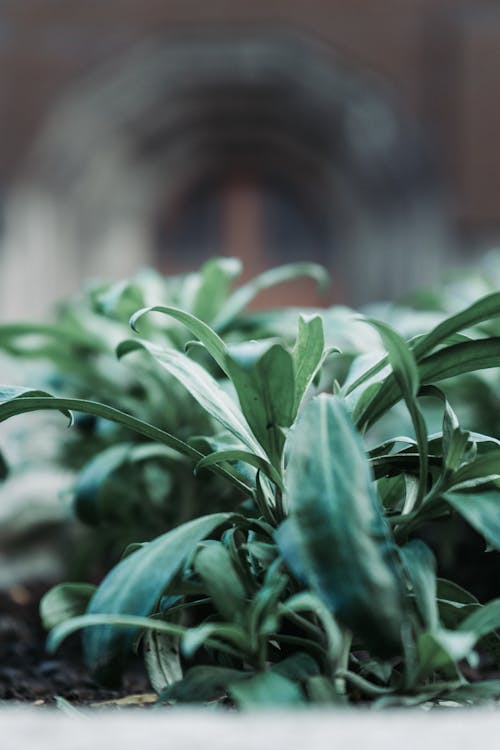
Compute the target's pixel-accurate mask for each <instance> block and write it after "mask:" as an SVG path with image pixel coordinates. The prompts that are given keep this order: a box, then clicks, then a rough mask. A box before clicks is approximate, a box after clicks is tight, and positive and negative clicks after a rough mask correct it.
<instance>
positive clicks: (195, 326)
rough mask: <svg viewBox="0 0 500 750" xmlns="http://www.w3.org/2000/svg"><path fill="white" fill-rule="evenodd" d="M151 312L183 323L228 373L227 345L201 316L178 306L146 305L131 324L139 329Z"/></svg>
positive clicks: (135, 315) (132, 318)
mask: <svg viewBox="0 0 500 750" xmlns="http://www.w3.org/2000/svg"><path fill="white" fill-rule="evenodd" d="M149 313H162V314H163V315H168V316H170V317H171V318H174V319H175V320H178V321H179V322H180V323H183V324H184V325H185V326H186V328H188V329H189V330H190V331H191V333H192V334H193V335H194V336H196V337H197V338H198V339H199V340H200V341H201V343H202V344H203V345H204V346H205V348H206V350H207V351H208V352H209V354H210V355H211V356H212V357H213V359H214V360H215V361H216V362H217V364H218V365H219V367H220V368H221V370H222V371H223V372H225V373H226V375H227V371H226V345H225V343H224V342H223V340H222V339H221V338H220V336H218V334H217V333H215V331H214V330H212V328H210V326H208V325H207V324H206V323H204V322H203V321H202V320H200V319H199V318H196V317H195V316H194V315H191V314H190V313H188V312H185V311H184V310H179V309H178V308H177V307H167V306H165V305H155V306H154V307H144V308H142V310H138V311H137V312H136V313H134V315H132V317H131V318H130V325H131V326H132V328H133V329H134V331H137V323H138V322H139V320H140V319H141V318H142V317H143V316H144V315H147V314H149Z"/></svg>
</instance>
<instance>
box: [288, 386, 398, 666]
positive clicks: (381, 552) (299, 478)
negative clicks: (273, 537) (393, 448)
mask: <svg viewBox="0 0 500 750" xmlns="http://www.w3.org/2000/svg"><path fill="white" fill-rule="evenodd" d="M287 456H288V463H287V467H286V473H285V485H286V488H287V499H288V504H289V509H290V515H289V519H288V520H287V521H285V523H284V524H282V525H281V526H280V528H279V530H278V533H277V540H278V545H279V547H280V549H281V552H282V554H283V556H284V558H285V560H286V561H287V563H288V564H289V565H290V567H291V568H292V571H294V572H296V573H297V572H298V573H299V577H300V578H302V579H303V580H305V581H306V582H307V583H308V584H309V585H310V586H311V587H312V588H313V589H314V590H315V591H316V592H317V593H318V595H319V596H320V597H321V599H322V600H323V601H324V602H325V603H326V604H327V606H329V607H330V608H331V610H332V611H333V612H334V613H335V615H336V617H337V618H338V619H339V621H340V622H342V623H343V624H344V625H346V626H347V627H349V628H350V629H351V630H352V631H353V632H354V633H355V634H356V635H358V636H361V637H362V638H363V639H364V640H365V641H366V643H367V645H368V646H369V647H370V648H372V649H373V650H374V652H375V653H379V654H381V655H384V654H387V653H388V652H389V653H391V652H395V651H398V650H399V649H400V648H401V627H402V624H403V622H404V620H405V618H406V608H405V603H404V599H403V582H402V576H401V571H400V569H399V568H398V567H397V564H396V562H395V559H394V551H393V542H392V540H391V537H390V533H389V530H388V527H387V525H386V522H385V519H384V516H383V513H382V509H381V506H380V503H379V500H378V498H377V496H376V494H375V488H374V483H373V480H372V477H371V475H370V470H369V465H368V462H367V458H366V455H365V452H364V449H363V445H362V443H361V440H360V437H359V435H358V434H357V433H356V431H355V429H354V427H353V425H352V422H351V420H350V417H349V415H348V413H347V410H346V408H345V406H344V404H343V402H342V401H341V400H340V399H339V398H338V397H335V396H333V397H332V396H326V395H322V396H320V397H319V398H316V399H314V400H313V401H311V402H309V403H308V404H307V405H306V407H305V408H304V411H303V412H302V415H301V417H300V418H299V420H298V421H297V423H296V425H295V427H294V430H293V432H292V433H291V434H290V437H289V445H288V451H287Z"/></svg>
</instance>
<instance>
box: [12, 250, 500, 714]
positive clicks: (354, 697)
mask: <svg viewBox="0 0 500 750" xmlns="http://www.w3.org/2000/svg"><path fill="white" fill-rule="evenodd" d="M309 270H311V269H309ZM289 273H290V269H288V270H287V271H286V273H285V274H284V273H283V272H282V273H281V276H280V273H278V274H277V276H276V275H273V274H271V278H273V279H275V278H276V277H277V278H283V277H284V276H286V275H289ZM208 279H209V281H208V287H205V292H204V294H203V295H202V297H201V298H200V297H199V296H197V297H196V299H197V300H198V308H199V314H194V313H193V312H192V311H189V310H186V309H182V308H179V307H177V306H175V305H172V304H163V303H162V301H161V300H160V301H159V302H158V303H155V304H153V305H148V306H146V307H141V308H140V309H139V310H137V311H135V312H134V313H133V315H132V317H131V320H130V325H131V328H132V329H133V332H132V333H131V334H130V335H129V337H128V338H126V339H124V340H122V341H120V342H118V346H117V349H116V353H117V355H118V358H119V359H120V360H123V361H124V362H130V366H131V367H132V368H137V372H138V373H140V376H141V377H140V385H141V389H140V390H139V391H138V390H137V384H135V385H134V386H133V388H132V391H131V393H132V394H135V395H136V397H137V398H136V400H134V399H132V400H130V399H125V403H124V404H117V403H116V402H117V397H116V393H115V391H116V390H117V389H116V388H111V389H110V394H109V395H110V396H111V400H112V401H113V402H114V404H110V403H108V401H107V399H106V400H103V399H102V396H101V398H100V400H95V399H89V398H88V397H86V398H83V397H81V395H79V396H77V397H75V396H68V395H66V394H60V393H54V394H52V393H50V392H48V391H47V390H40V389H34V388H24V387H23V388H20V387H17V386H10V387H5V388H3V389H2V392H1V399H0V420H5V419H9V418H11V417H13V416H16V415H18V414H23V413H27V412H31V411H37V410H52V411H59V412H62V413H63V414H64V415H65V416H66V417H69V419H70V422H73V421H74V416H73V415H74V413H77V414H85V415H87V417H90V418H91V420H93V422H92V425H93V426H94V427H95V424H96V423H97V424H100V425H102V424H108V423H112V424H115V425H118V427H119V430H120V431H119V432H117V433H111V434H112V436H113V438H114V440H112V441H111V443H110V444H108V445H104V446H103V447H102V450H101V452H98V453H97V454H96V455H95V456H94V457H93V458H91V460H90V463H88V464H86V465H85V466H84V468H83V472H82V474H81V475H80V478H79V479H78V480H77V483H76V488H75V507H76V509H77V512H78V514H79V515H80V517H81V518H82V519H83V520H85V521H86V522H87V523H88V524H90V525H91V526H93V527H94V530H95V538H96V540H97V541H98V540H99V538H100V536H101V534H102V531H103V529H104V530H107V531H108V534H107V536H106V538H108V539H109V538H113V539H114V543H115V544H116V543H117V542H118V540H119V539H120V538H121V537H120V534H121V532H123V529H124V520H126V521H127V528H126V530H127V534H126V535H124V536H123V537H122V549H123V554H122V557H121V559H120V560H119V561H117V562H116V563H114V562H111V563H110V568H111V569H110V570H109V572H108V573H107V575H105V577H104V578H103V580H102V581H101V582H100V583H99V585H98V586H93V585H89V584H87V583H71V582H70V583H66V584H61V585H58V586H56V587H55V588H53V589H52V590H51V591H49V592H48V594H47V595H45V596H44V597H43V599H42V602H41V616H42V620H43V622H44V625H45V626H46V627H47V629H49V630H50V635H49V641H48V643H49V649H50V650H51V651H52V652H53V651H55V650H56V649H57V648H58V647H59V646H60V644H61V643H63V642H64V640H65V639H66V638H67V637H68V636H69V635H71V634H73V633H74V632H75V631H78V630H82V631H83V650H84V657H85V663H86V665H87V667H88V669H89V672H90V674H92V675H93V676H95V678H96V679H98V680H99V681H100V682H101V683H102V684H104V685H108V686H114V685H116V684H118V682H119V680H120V678H122V677H123V673H124V669H125V666H126V664H127V661H128V659H129V658H130V654H131V653H132V652H136V653H137V652H138V653H140V654H142V656H143V658H144V663H145V669H146V671H147V673H148V676H149V679H150V681H151V684H152V686H153V688H154V690H155V692H156V693H157V694H158V702H159V703H160V704H165V705H174V704H182V703H210V704H212V705H213V704H215V705H219V706H221V707H226V706H239V707H242V708H247V707H256V706H265V707H269V706H275V707H278V706H280V707H284V706H288V707H291V706H298V705H303V704H309V705H323V706H325V705H327V706H334V707H339V706H340V707H341V706H347V705H370V706H373V707H375V708H381V707H391V706H416V705H423V706H425V707H431V706H440V705H443V704H446V705H472V704H478V703H483V702H490V703H491V702H495V701H496V700H497V699H498V697H499V696H500V680H498V679H495V678H496V675H497V673H498V670H499V669H500V633H499V631H500V599H498V598H492V599H491V600H489V601H488V600H486V601H483V602H481V601H480V600H479V599H478V597H477V596H476V595H475V593H476V592H477V594H478V595H479V596H484V595H485V596H486V599H490V597H491V596H493V597H494V596H496V595H497V592H496V591H495V589H494V588H493V587H492V588H490V589H487V588H481V587H480V585H479V584H478V585H477V587H476V586H475V585H474V586H473V591H472V592H471V591H467V590H466V589H465V588H463V587H462V586H461V585H460V584H459V583H458V581H462V583H465V582H466V580H467V577H466V576H463V575H462V576H461V575H456V576H455V575H454V571H458V569H459V566H460V564H461V562H462V561H461V560H460V559H457V551H459V550H460V542H461V535H462V534H463V533H465V534H467V530H468V529H472V530H473V531H472V534H473V537H474V538H475V539H477V538H478V536H479V537H480V538H481V539H482V540H483V544H484V545H487V547H488V548H489V549H490V550H496V551H497V552H498V550H500V520H499V519H500V441H499V439H498V438H496V437H495V436H493V435H488V434H482V433H481V432H478V431H477V430H476V429H471V428H470V427H469V426H468V425H466V424H463V423H461V422H460V420H459V419H458V417H457V414H456V412H455V410H454V408H453V404H452V403H451V401H450V398H449V396H448V388H447V386H448V383H449V382H452V383H453V382H454V381H455V379H456V378H458V377H460V376H463V375H469V374H470V373H475V372H477V371H480V370H485V369H491V368H498V367H499V366H500V338H499V337H497V336H496V335H491V331H490V329H489V325H490V324H491V321H492V320H494V319H496V318H497V317H499V316H500V293H498V292H494V293H492V294H490V295H488V296H486V297H484V298H482V299H480V300H478V301H477V302H473V303H472V304H471V305H469V306H468V307H465V308H464V309H463V310H460V311H459V312H456V313H454V314H452V315H449V316H448V317H446V316H443V317H442V318H441V319H440V320H439V321H438V322H437V323H435V324H434V325H433V326H431V327H430V329H429V330H428V331H426V332H424V333H420V334H418V335H416V336H414V337H410V338H408V339H406V338H405V337H403V336H402V335H401V334H400V333H399V332H398V331H397V330H395V329H394V328H393V327H391V326H390V325H388V324H387V323H385V322H383V321H380V320H375V319H373V318H368V317H363V316H360V315H355V314H352V315H351V317H350V318H349V317H348V318H346V317H345V316H344V319H343V323H342V324H341V323H340V318H339V316H338V314H337V313H336V312H335V311H333V313H332V311H309V312H307V313H303V314H300V315H299V314H298V313H297V312H295V315H294V319H293V325H292V327H291V328H292V334H290V326H289V325H288V326H285V330H286V334H283V332H282V330H283V318H282V317H281V316H284V315H285V314H286V313H279V312H277V313H276V314H275V317H274V318H272V317H271V323H272V325H269V321H270V319H269V318H268V320H267V325H268V328H267V335H264V334H263V328H262V325H261V326H260V329H259V330H260V336H258V337H257V336H256V337H251V338H248V336H247V337H245V335H244V331H245V326H246V325H247V326H248V325H249V321H248V320H247V321H246V324H245V322H244V321H242V320H240V319H238V324H237V330H236V328H235V327H234V325H233V327H232V329H231V328H228V321H229V320H232V321H233V323H234V311H235V310H238V311H239V310H241V307H242V300H243V301H245V300H247V299H248V295H249V290H248V287H242V288H241V289H240V290H237V291H236V292H234V293H232V294H231V293H229V292H228V289H227V286H228V284H227V266H226V265H225V264H220V263H219V264H218V263H217V262H216V261H214V262H213V264H212V266H211V267H210V274H209V275H208ZM201 281H202V282H203V283H206V282H207V277H206V276H205V275H203V274H202V279H201ZM222 282H224V283H222ZM221 285H222V288H223V290H224V295H223V296H222V298H223V307H222V311H223V313H224V314H222V313H221V311H220V310H214V306H213V304H208V303H209V302H210V301H212V302H213V300H212V295H213V293H214V289H215V290H219V291H220V289H221ZM258 288H259V282H257V283H255V282H254V284H253V287H252V289H253V291H255V289H258ZM245 289H246V291H245ZM242 290H243V292H242ZM200 311H201V312H200ZM224 311H225V312H224ZM151 318H154V320H155V324H154V325H152V324H151V323H150V322H149V321H150V320H151ZM160 320H165V321H167V322H166V326H165V330H164V331H162V327H161V323H160V322H157V321H160ZM172 321H174V328H173V331H174V334H172V329H171V326H172ZM261 323H262V321H261ZM342 325H343V328H342ZM254 326H255V324H254ZM250 328H252V326H250ZM355 328H356V329H357V330H359V329H362V330H369V331H370V332H371V334H372V336H374V337H375V341H376V344H375V345H372V346H371V348H370V347H369V348H368V351H365V352H364V353H360V352H359V351H353V350H352V349H349V348H348V347H346V346H345V342H346V341H349V335H347V336H346V329H347V332H348V331H349V329H351V331H352V330H353V329H355ZM280 329H281V332H280ZM252 330H255V327H254V328H253V329H252ZM186 331H187V333H186ZM25 333H26V329H25V330H24V331H19V330H17V332H16V331H14V336H17V335H20V336H22V335H24V334H25ZM10 334H11V335H12V329H11V330H10ZM6 335H7V336H8V335H9V331H7V334H6ZM350 338H351V340H352V338H353V337H352V335H351V337H350ZM354 338H355V337H354ZM341 343H342V345H341ZM108 353H109V352H107V354H106V356H107V355H108ZM82 356H83V361H84V363H85V361H86V360H85V355H82V354H81V352H80V353H79V354H75V355H74V357H75V363H76V367H77V366H78V363H79V361H80V359H81V358H82ZM172 382H174V383H175V388H172ZM106 387H107V388H108V387H109V384H108V385H107V386H106ZM179 388H181V389H183V390H184V391H185V393H186V394H188V396H189V398H188V400H187V401H186V402H184V400H182V402H181V403H182V404H183V405H184V404H186V405H187V404H190V406H189V407H188V408H187V410H186V412H185V413H186V414H190V413H192V414H193V415H194V416H193V420H192V422H190V421H189V420H188V421H187V422H184V423H183V424H182V433H181V431H180V429H179V431H177V434H176V433H175V432H173V431H171V430H170V429H169V427H168V424H167V423H166V420H165V413H167V412H169V411H170V409H169V407H170V405H171V403H172V402H174V403H176V399H177V397H178V393H179ZM138 394H140V395H139V396H138ZM151 394H154V398H153V397H152V396H151ZM104 395H106V394H104ZM129 395H130V394H129ZM144 403H147V404H148V409H147V410H146V411H144V409H143V406H144ZM193 404H195V405H196V406H195V408H194V409H193V408H192V407H193ZM429 404H432V405H433V407H432V414H433V418H434V417H435V414H436V411H437V412H438V413H439V418H440V421H439V428H438V430H437V431H436V430H435V429H434V430H432V431H431V430H429V426H428V421H429V419H430V416H429V415H430V414H431V412H430V411H429ZM136 410H139V412H137V411H136ZM401 415H403V417H402V416H401ZM175 424H176V425H177V426H179V423H178V422H176V423H175ZM174 426H175V425H174ZM200 427H201V428H202V430H203V431H202V432H201V433H200V432H199V429H200ZM123 433H125V434H126V435H127V438H126V440H125V438H124V434H123ZM130 435H135V436H136V437H135V442H132V441H131V439H130ZM173 456H174V457H179V458H178V460H179V462H180V463H179V464H178V465H177V464H175V466H176V476H178V475H177V469H179V467H180V468H181V470H182V471H185V469H186V466H187V467H188V469H189V472H192V473H193V474H194V475H195V477H197V479H196V482H193V483H192V484H190V491H191V492H193V493H194V494H193V496H192V497H191V498H190V502H189V503H188V506H187V512H186V509H185V508H184V507H183V501H184V500H185V497H186V495H185V493H183V492H182V483H181V484H180V485H177V489H175V488H176V485H175V483H174V484H173V485H172V484H170V485H168V483H167V484H165V483H164V484H163V487H164V490H165V491H164V493H163V495H162V494H161V493H160V495H158V493H157V489H158V487H157V485H156V484H155V482H156V480H157V479H158V476H159V474H158V470H159V471H160V476H164V475H163V473H162V472H164V471H165V467H169V466H170V465H171V462H172V460H173V458H172V457H173ZM151 460H153V461H154V462H159V465H157V466H156V470H155V472H154V477H156V480H155V482H153V484H151V481H150V479H151V477H149V479H148V480H147V477H146V475H145V474H144V466H145V465H149V462H150V461H151ZM175 460H176V459H175V458H174V461H175ZM148 476H149V475H148ZM119 477H122V481H121V482H120V481H119V479H118V481H117V478H119ZM123 477H124V479H123ZM110 480H111V481H110ZM139 480H140V481H139ZM146 480H147V481H146ZM160 484H161V483H160ZM110 487H111V488H112V491H111V492H110ZM167 488H168V490H169V491H168V492H167ZM172 488H174V489H173V491H172ZM197 488H199V491H198V490H197ZM223 488H226V491H224V489H223ZM167 498H168V502H167ZM193 501H194V502H193ZM183 512H184V514H185V515H184V517H183ZM156 514H158V515H156ZM156 518H158V519H159V523H158V528H157V531H156V533H155V532H154V529H155V519H156ZM134 519H135V524H134ZM145 521H146V522H147V523H146V524H145ZM147 526H149V533H145V530H146V527H147ZM165 526H166V527H167V528H166V529H165ZM109 531H111V537H110V536H109ZM113 532H114V533H113ZM127 537H128V538H127ZM125 541H128V542H129V544H128V546H126V544H125ZM472 553H473V554H472V558H474V557H475V556H476V555H475V554H474V550H472ZM488 554H489V555H490V564H491V565H492V568H491V569H492V570H493V571H494V572H495V574H496V572H497V570H498V567H497V565H496V564H495V557H493V556H492V553H491V552H489V553H488ZM495 554H497V553H496V552H493V555H495ZM483 555H484V553H483V552H482V551H481V550H480V549H479V550H478V551H477V556H479V557H481V556H483ZM450 560H451V564H450ZM496 560H498V557H497V558H496ZM466 564H467V565H468V566H469V562H467V563H466ZM446 574H448V575H449V576H450V577H449V578H448V577H447V575H446ZM480 589H481V591H480Z"/></svg>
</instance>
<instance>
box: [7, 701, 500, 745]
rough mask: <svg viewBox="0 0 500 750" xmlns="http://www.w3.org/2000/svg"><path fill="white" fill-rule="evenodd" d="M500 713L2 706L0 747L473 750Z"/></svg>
mask: <svg viewBox="0 0 500 750" xmlns="http://www.w3.org/2000/svg"><path fill="white" fill-rule="evenodd" d="M499 735H500V712H498V711H493V710H484V709H465V710H462V709H448V710H440V711H435V712H433V713H425V712H422V711H419V710H415V711H412V712H409V711H400V712H398V711H384V712H380V713H373V712H364V711H354V710H353V711H345V712H331V711H330V712H327V711H324V712H318V711H304V712H303V713H301V712H297V711H295V712H293V713H290V712H283V713H274V712H269V713H266V712H260V713H247V714H237V713H210V712H208V711H204V712H203V711H196V710H192V709H175V710H167V709H165V711H150V710H140V709H138V710H133V711H130V712H125V711H110V712H109V713H107V712H106V713H100V714H98V715H97V714H96V713H90V712H88V713H83V714H82V716H78V715H75V716H67V715H65V714H63V713H61V712H58V711H56V710H50V709H31V708H30V709H25V708H18V709H15V708H3V709H0V738H1V739H0V746H1V748H2V750H31V749H32V748H36V750H89V749H90V750H100V749H101V748H103V749H104V748H106V750H112V749H114V748H119V750H129V749H130V750H138V748H139V749H140V748H146V747H147V749H148V750H160V749H161V750H197V749H198V748H204V750H210V749H211V748H214V750H215V749H216V750H251V749H252V750H253V749H254V748H255V749H256V750H257V749H258V750H268V749H269V750H281V748H284V749H286V750H313V749H314V750H364V748H369V749H370V750H379V749H380V750H393V749H394V750H396V749H397V750H445V749H446V748H453V750H466V749H467V750H469V749H472V748H475V747H479V746H481V744H482V743H484V744H485V745H486V744H487V745H488V746H490V747H496V746H497V742H498V737H499Z"/></svg>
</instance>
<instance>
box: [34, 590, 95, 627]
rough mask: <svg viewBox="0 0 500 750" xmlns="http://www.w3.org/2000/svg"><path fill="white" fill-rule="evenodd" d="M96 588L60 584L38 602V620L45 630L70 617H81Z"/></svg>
mask: <svg viewBox="0 0 500 750" xmlns="http://www.w3.org/2000/svg"><path fill="white" fill-rule="evenodd" d="M95 590H96V587H95V586H91V585H90V584H88V583H60V584H58V585H57V586H54V587H53V588H51V589H50V591H48V592H47V593H46V594H44V596H42V599H41V601H40V619H41V620H42V625H43V627H44V628H45V629H46V630H50V629H51V628H54V627H55V626H56V625H59V624H60V623H61V622H64V621H65V620H69V619H70V618H71V617H76V616H78V615H83V613H84V612H85V610H86V609H87V605H88V603H89V601H90V599H91V597H92V596H93V594H94V593H95Z"/></svg>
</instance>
